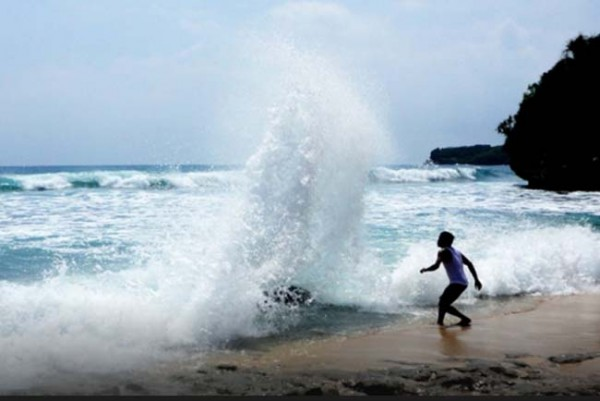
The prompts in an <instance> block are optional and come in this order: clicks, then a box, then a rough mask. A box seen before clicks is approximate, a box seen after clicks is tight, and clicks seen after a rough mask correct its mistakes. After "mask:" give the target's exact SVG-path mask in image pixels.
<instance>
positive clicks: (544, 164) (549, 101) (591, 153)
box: [497, 35, 600, 191]
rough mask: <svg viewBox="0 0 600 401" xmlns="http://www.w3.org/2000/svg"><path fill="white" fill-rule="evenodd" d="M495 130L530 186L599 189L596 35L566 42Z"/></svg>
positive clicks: (599, 45) (599, 39) (599, 41)
mask: <svg viewBox="0 0 600 401" xmlns="http://www.w3.org/2000/svg"><path fill="white" fill-rule="evenodd" d="M497 130H498V132H500V133H502V134H504V135H506V140H505V143H504V150H505V151H506V153H507V154H508V157H509V164H510V167H511V168H512V170H513V171H514V172H515V173H516V174H517V175H518V176H520V177H521V178H523V179H525V180H527V181H528V183H529V186H530V187H532V188H541V189H550V190H595V191H598V190H600V146H598V145H597V143H598V139H600V35H598V36H594V37H584V36H581V35H580V36H578V37H577V38H575V39H573V40H571V41H570V42H569V43H568V45H567V47H566V49H565V50H564V52H563V57H562V58H561V59H560V60H559V61H558V62H557V63H556V64H555V65H554V67H552V69H550V70H549V71H547V72H545V73H544V74H543V75H542V76H541V79H540V80H539V82H537V83H535V84H532V85H530V86H529V87H528V89H527V91H526V92H525V94H524V95H523V100H522V101H521V104H520V105H519V110H518V111H517V113H516V114H515V115H512V116H509V117H508V118H507V119H506V120H504V121H503V122H501V123H500V125H499V126H498V128H497Z"/></svg>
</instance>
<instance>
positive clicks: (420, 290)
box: [0, 51, 600, 392]
mask: <svg viewBox="0 0 600 401" xmlns="http://www.w3.org/2000/svg"><path fill="white" fill-rule="evenodd" d="M282 53H283V56H282V59H284V61H285V64H286V66H287V67H288V68H287V70H286V71H288V72H289V74H287V75H286V74H283V78H281V82H282V84H281V85H280V92H279V94H276V95H274V98H273V104H274V105H275V106H274V107H272V108H271V109H270V110H269V117H268V119H267V120H268V124H267V126H266V128H265V132H264V133H263V140H262V143H261V144H260V145H259V146H258V148H257V149H256V151H255V152H254V153H253V155H252V156H251V157H250V158H249V159H248V160H247V161H246V162H245V163H244V164H242V165H239V166H206V165H181V166H65V167H60V166H53V167H39V166H34V167H0V391H3V392H7V391H12V390H15V389H23V388H31V387H34V386H41V385H43V384H44V383H51V382H53V381H57V380H61V379H60V378H64V377H66V376H69V375H74V374H78V375H85V374H90V375H91V374H100V375H102V374H114V373H118V372H122V371H131V370H135V369H143V368H144V367H147V366H151V365H152V364H155V363H158V362H160V361H170V360H177V359H178V358H181V357H185V356H186V355H190V354H191V353H196V354H197V353H200V354H202V353H203V352H210V351H211V350H214V349H218V348H222V347H228V346H233V345H234V344H240V342H243V341H246V340H248V339H261V338H280V339H282V338H283V339H285V338H297V337H302V336H310V335H316V334H327V333H340V332H348V331H352V330H358V329H364V328H370V327H378V326H381V325H385V324H390V323H395V324H398V322H400V324H402V322H405V323H407V324H408V323H410V322H411V321H413V320H415V319H425V320H427V319H433V316H434V314H435V309H436V302H437V299H438V297H439V295H440V293H441V291H442V290H443V288H444V287H445V285H446V283H447V278H446V277H445V274H444V271H443V269H440V270H438V271H436V272H433V273H429V274H424V275H421V274H419V269H420V268H422V267H425V266H429V265H431V264H432V263H433V262H434V260H435V257H436V253H437V247H436V239H437V235H438V233H439V232H440V231H442V230H448V231H451V232H453V233H454V234H455V235H456V240H455V246H456V247H457V248H458V249H459V250H461V251H462V252H463V253H465V255H467V256H468V257H469V258H470V259H471V260H472V261H473V263H474V264H475V267H476V269H477V272H478V273H479V276H480V278H481V281H482V283H483V290H482V291H481V292H477V291H475V290H474V289H473V288H472V286H471V287H470V288H469V289H468V290H467V292H466V293H465V294H464V295H463V296H462V297H461V299H460V300H459V301H458V303H459V305H462V306H461V308H466V310H470V311H473V310H478V308H483V309H482V310H486V309H485V308H493V307H494V305H497V304H501V303H502V302H505V301H506V300H507V299H516V298H518V297H521V296H523V295H532V296H535V295H540V296H545V295H551V294H574V293H581V292H592V291H594V292H595V291H598V290H599V287H600V193H594V192H570V193H555V192H548V191H535V190H529V189H526V188H525V187H524V184H525V183H524V182H523V181H522V180H520V179H519V178H518V177H516V176H515V175H514V174H513V173H512V172H511V170H510V169H509V168H508V167H506V166H492V167H482V166H467V165H462V166H458V165H457V166H434V165H430V164H423V165H394V166H390V165H380V164H377V163H376V157H375V156H376V155H377V153H378V151H380V150H381V149H382V148H385V147H386V141H387V140H386V137H387V136H386V133H385V132H386V130H385V127H384V126H382V124H381V116H380V115H379V114H378V113H377V112H376V111H374V108H373V107H372V106H371V105H370V104H369V103H368V102H367V101H365V99H366V98H365V97H364V96H362V95H361V91H359V90H358V89H357V88H356V86H355V85H353V84H352V81H351V80H349V79H347V78H346V77H345V76H344V74H342V73H340V72H339V71H337V70H336V69H335V68H333V67H332V66H331V65H329V64H327V63H325V62H323V60H321V59H318V58H315V57H312V56H310V57H305V56H298V55H297V54H296V53H294V52H291V55H290V54H289V53H286V51H283V52H282ZM281 285H297V286H301V287H303V288H305V289H307V290H309V291H310V292H311V293H312V295H313V298H314V302H313V303H312V304H310V305H308V306H303V307H289V306H285V305H280V304H277V303H273V302H270V301H269V299H268V298H266V297H265V295H264V292H265V291H269V290H270V289H273V288H275V287H277V286H281Z"/></svg>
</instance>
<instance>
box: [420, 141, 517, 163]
mask: <svg viewBox="0 0 600 401" xmlns="http://www.w3.org/2000/svg"><path fill="white" fill-rule="evenodd" d="M429 159H430V160H431V161H432V162H434V163H435V164H478V165H484V166H486V165H487V166H489V165H499V164H508V157H507V155H506V153H505V152H504V150H503V149H502V146H491V145H474V146H459V147H454V148H437V149H434V150H432V151H431V153H430V155H429Z"/></svg>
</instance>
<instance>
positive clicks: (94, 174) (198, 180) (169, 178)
mask: <svg viewBox="0 0 600 401" xmlns="http://www.w3.org/2000/svg"><path fill="white" fill-rule="evenodd" d="M241 180H242V176H241V175H240V174H239V173H238V172H235V171H205V172H187V173H180V172H174V173H152V172H144V171H89V172H77V173H71V172H62V173H43V174H26V175H25V174H20V175H19V174H15V175H3V176H0V192H13V191H51V190H64V189H88V188H89V189H94V188H109V189H110V188H115V189H163V190H165V189H176V188H204V189H220V188H223V189H226V188H230V187H233V186H236V185H238V184H239V183H241Z"/></svg>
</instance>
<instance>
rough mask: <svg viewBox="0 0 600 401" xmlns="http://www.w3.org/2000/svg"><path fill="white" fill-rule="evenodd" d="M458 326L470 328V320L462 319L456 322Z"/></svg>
mask: <svg viewBox="0 0 600 401" xmlns="http://www.w3.org/2000/svg"><path fill="white" fill-rule="evenodd" d="M458 325H459V326H462V327H467V326H470V325H471V319H469V318H465V319H462V320H461V321H460V322H458Z"/></svg>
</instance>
